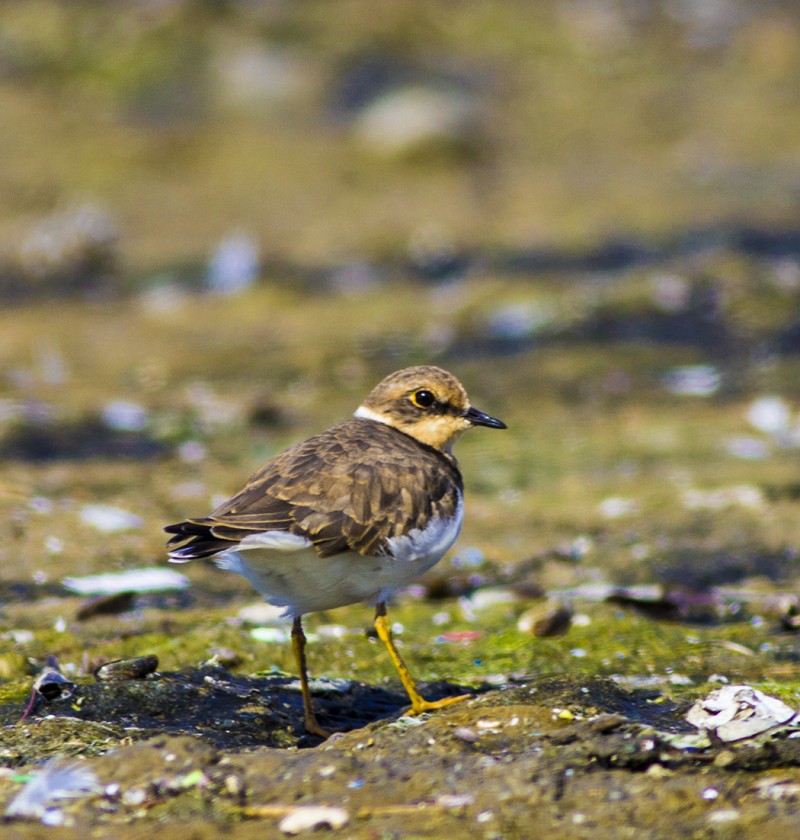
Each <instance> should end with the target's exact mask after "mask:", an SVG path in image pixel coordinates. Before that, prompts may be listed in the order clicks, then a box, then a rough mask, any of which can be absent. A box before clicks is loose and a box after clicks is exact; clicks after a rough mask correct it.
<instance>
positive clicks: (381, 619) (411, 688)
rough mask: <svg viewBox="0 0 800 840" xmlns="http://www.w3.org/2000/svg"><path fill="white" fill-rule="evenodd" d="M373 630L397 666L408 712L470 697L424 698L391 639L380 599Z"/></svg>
mask: <svg viewBox="0 0 800 840" xmlns="http://www.w3.org/2000/svg"><path fill="white" fill-rule="evenodd" d="M374 624H375V630H376V632H377V633H378V638H379V639H380V640H381V641H382V642H383V643H384V644H385V645H386V650H388V651H389V656H390V657H391V659H392V663H393V664H394V667H395V668H397V673H398V674H399V675H400V682H402V683H403V688H405V690H406V692H407V693H408V696H409V699H410V700H411V709H410V710H409V714H412V715H418V714H421V713H422V712H429V711H432V710H433V709H441V708H442V706H449V705H450V704H451V703H458V702H459V700H466V699H468V698H469V697H470V695H469V694H461V695H459V696H458V697H444V698H442V699H441V700H426V699H425V698H424V697H423V696H422V695H421V694H420V693H419V692H418V691H417V686H416V685H415V684H414V678H413V677H412V676H411V672H410V671H409V670H408V666H407V665H406V663H405V662H403V657H402V656H400V651H398V650H397V648H396V647H395V644H394V640H393V639H392V628H391V627H390V625H389V621H388V619H387V618H386V604H385V603H384V602H383V601H381V602H380V603H379V604H378V605H377V607H376V608H375V622H374Z"/></svg>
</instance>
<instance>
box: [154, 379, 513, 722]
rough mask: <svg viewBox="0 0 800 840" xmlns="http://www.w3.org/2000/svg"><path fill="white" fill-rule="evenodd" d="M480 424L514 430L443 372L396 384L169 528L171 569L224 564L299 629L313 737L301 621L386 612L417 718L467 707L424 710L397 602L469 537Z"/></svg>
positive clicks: (385, 384)
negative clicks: (467, 440)
mask: <svg viewBox="0 0 800 840" xmlns="http://www.w3.org/2000/svg"><path fill="white" fill-rule="evenodd" d="M472 426H487V427H488V428H490V429H505V428H506V425H505V423H503V422H502V421H500V420H497V419H495V418H494V417H490V416H489V415H488V414H484V413H483V412H482V411H478V409H476V408H473V407H472V406H471V405H470V404H469V400H468V399H467V393H466V391H465V390H464V388H463V386H462V385H461V383H460V382H459V381H458V380H457V379H456V378H455V377H454V376H453V375H452V374H450V373H448V372H447V371H444V370H442V369H441V368H438V367H432V366H418V367H410V368H406V369H404V370H400V371H397V372H396V373H392V374H390V375H389V376H387V377H386V378H385V379H384V380H383V381H382V382H381V383H380V384H378V385H377V387H376V388H375V389H374V390H373V391H372V393H370V395H369V396H368V397H367V398H366V399H365V400H364V402H363V403H362V404H361V405H360V406H359V407H358V409H357V410H356V412H355V415H354V417H352V418H351V419H350V420H346V421H345V422H344V423H341V424H340V425H338V426H334V427H333V428H331V429H328V430H327V431H325V432H322V433H321V434H318V435H314V436H313V437H311V438H309V439H308V440H305V441H303V442H302V443H298V444H295V445H294V446H292V447H291V448H290V449H287V450H286V451H285V452H282V453H281V454H279V455H276V456H275V457H274V458H272V459H271V460H270V461H268V462H267V463H266V464H265V465H264V466H263V467H262V468H261V469H260V470H259V471H258V472H257V473H256V474H255V475H254V476H253V477H252V478H251V479H250V480H249V481H248V482H247V484H246V485H245V486H244V487H243V488H242V490H240V491H239V492H238V493H237V494H236V495H235V496H232V497H231V498H230V499H228V500H227V501H226V502H223V503H222V504H221V505H220V506H219V507H218V508H217V509H216V510H214V511H212V512H211V513H210V514H209V515H208V516H206V517H203V518H198V519H187V520H185V521H184V522H178V523H177V524H175V525H168V526H167V527H166V528H165V529H164V530H165V531H167V533H169V534H173V535H174V536H172V537H171V539H170V540H169V542H168V543H167V548H168V549H169V557H170V559H171V560H172V561H174V562H177V563H183V562H186V561H188V560H196V559H201V558H207V557H210V558H213V559H214V560H215V561H216V563H217V564H218V565H219V566H220V567H222V568H225V569H230V570H231V571H235V572H238V573H239V574H241V575H244V577H246V578H247V580H249V581H250V583H251V584H252V585H253V586H254V587H255V588H256V589H257V590H258V591H259V592H260V593H261V594H262V595H263V596H264V599H265V600H266V601H267V602H269V603H270V604H274V605H276V606H280V607H285V608H286V610H285V613H286V615H287V616H288V617H291V618H292V619H293V624H292V647H293V650H294V654H295V657H296V660H297V668H298V671H299V672H300V686H301V689H302V693H303V708H304V711H305V725H306V729H307V730H308V731H309V732H311V733H313V734H315V735H319V736H321V737H323V738H324V737H327V736H328V733H327V732H326V731H325V730H324V729H323V728H322V727H321V726H320V725H319V723H318V722H317V719H316V717H315V715H314V710H313V708H312V705H311V694H310V692H309V688H308V675H307V671H306V657H305V643H306V639H305V635H304V634H303V625H302V616H303V615H305V614H306V613H309V612H317V611H319V610H330V609H333V608H334V607H341V606H344V605H345V604H353V603H356V602H358V601H364V600H371V601H372V602H373V603H374V604H376V610H375V630H376V631H377V634H378V637H379V638H380V639H381V640H382V641H383V643H384V644H385V645H386V648H387V650H388V651H389V656H390V657H391V659H392V662H393V663H394V665H395V667H396V668H397V671H398V673H399V675H400V679H401V681H402V683H403V686H404V688H405V690H406V691H407V692H408V696H409V698H410V700H411V710H410V711H411V713H412V714H418V713H420V712H425V711H429V710H431V709H438V708H440V707H441V706H445V705H448V704H449V703H454V702H456V701H457V700H462V699H464V696H466V695H464V696H461V697H447V698H444V699H442V700H437V701H435V702H429V701H427V700H425V699H424V698H423V697H422V696H421V695H420V693H419V692H418V691H417V688H416V686H415V684H414V680H413V679H412V677H411V674H410V673H409V670H408V668H407V667H406V665H405V663H404V662H403V660H402V658H401V656H400V654H399V652H398V651H397V648H396V647H395V645H394V642H393V640H392V633H391V628H390V625H389V622H388V620H387V617H386V601H387V599H388V598H389V597H390V596H391V594H392V593H393V592H394V591H395V590H396V589H398V588H399V587H401V586H406V585H408V584H409V583H410V582H411V581H413V580H414V579H415V578H417V577H418V576H419V575H421V574H422V573H423V572H425V571H427V570H428V569H430V568H431V566H433V565H434V564H435V563H436V562H437V561H438V560H440V559H441V557H442V556H443V555H444V554H445V552H446V551H447V550H448V549H449V548H450V546H451V545H452V544H453V542H454V541H455V539H456V537H457V536H458V532H459V530H460V529H461V521H462V519H463V515H464V501H463V482H462V480H461V473H460V472H459V470H458V465H457V464H456V459H455V458H454V457H453V454H452V451H451V447H452V445H453V443H454V441H455V440H456V438H458V436H459V435H460V434H461V433H462V432H463V431H465V430H466V429H469V428H470V427H472Z"/></svg>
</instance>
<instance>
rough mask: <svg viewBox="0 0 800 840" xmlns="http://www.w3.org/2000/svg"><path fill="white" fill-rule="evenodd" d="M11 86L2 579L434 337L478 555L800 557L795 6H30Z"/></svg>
mask: <svg viewBox="0 0 800 840" xmlns="http://www.w3.org/2000/svg"><path fill="white" fill-rule="evenodd" d="M0 114H2V120H1V121H0V123H1V124H0V319H1V321H0V336H2V338H0V456H2V457H3V462H4V469H3V477H2V479H0V516H2V520H3V523H4V524H3V529H4V532H5V534H6V536H7V539H6V540H4V541H3V544H2V546H0V558H1V559H2V572H0V576H2V577H3V579H4V581H5V584H4V585H5V586H6V590H5V592H6V595H7V596H8V597H20V596H24V597H34V596H35V595H36V593H37V592H41V591H44V590H41V589H39V588H37V587H42V586H48V585H55V582H57V581H58V580H60V579H61V577H62V576H63V575H65V574H72V575H75V574H86V573H89V572H95V571H102V570H107V569H119V568H123V567H128V566H135V565H143V564H144V565H147V564H161V563H163V562H164V557H163V547H162V534H161V532H160V528H161V526H162V525H163V524H165V523H166V522H170V521H175V520H176V519H180V518H183V517H185V516H187V515H199V514H203V513H205V512H206V511H207V510H208V509H209V507H210V505H211V504H213V503H214V501H215V500H218V499H219V498H220V497H221V496H223V495H226V494H227V493H229V492H231V491H233V490H234V489H236V488H237V487H238V486H239V485H240V483H241V482H242V481H243V480H244V478H245V477H246V476H247V475H249V474H250V473H251V472H252V471H253V470H254V469H255V468H256V467H257V466H258V465H259V464H260V463H261V462H262V461H263V460H264V459H265V458H266V457H268V456H270V455H271V454H274V453H275V452H277V451H279V450H280V449H281V448H283V447H284V446H286V445H288V444H289V443H291V442H293V441H295V440H297V439H299V438H300V437H302V436H304V435H307V434H311V433H313V432H314V431H316V430H319V429H320V428H323V427H324V426H326V425H328V424H330V423H333V422H336V421H337V420H339V419H341V418H343V417H346V416H347V415H348V414H349V413H350V412H351V411H352V410H353V408H355V406H357V405H358V403H359V401H360V400H361V398H362V397H363V395H364V394H365V393H366V392H367V391H368V390H369V389H370V388H371V387H372V386H373V385H374V384H375V383H376V382H377V381H378V380H379V379H380V378H381V377H383V376H384V375H385V374H386V373H388V372H390V371H391V370H393V369H396V368H400V367H403V366H404V365H408V364H413V363H419V362H428V363H436V364H440V365H442V366H444V367H447V368H450V369H452V370H453V371H454V372H455V373H456V374H457V375H458V376H459V377H460V378H461V379H462V380H463V381H464V382H465V384H466V386H467V388H468V390H469V391H470V394H471V395H472V397H473V400H474V402H475V404H476V405H478V406H479V407H481V408H482V409H484V410H486V411H488V412H491V413H492V414H496V415H497V416H500V417H502V418H503V419H504V420H506V421H507V422H508V424H509V426H510V430H509V431H508V432H507V433H503V434H496V435H495V434H490V433H485V434H481V433H480V432H475V433H473V434H471V435H468V436H466V437H465V439H464V441H463V442H461V443H460V444H459V457H460V459H461V461H462V464H463V466H464V472H465V475H466V477H467V486H468V490H469V494H470V495H469V499H470V501H469V504H468V516H467V523H466V525H465V530H464V537H463V540H462V543H463V546H464V548H463V550H462V555H463V556H460V557H459V558H457V559H458V563H460V566H459V568H461V569H462V570H463V568H465V564H466V567H468V568H469V569H472V570H473V572H472V573H474V574H483V573H485V574H486V576H487V579H488V578H491V577H492V576H495V577H496V576H497V575H501V576H502V575H505V577H506V578H508V579H514V578H524V577H526V576H529V577H530V576H532V577H533V578H535V583H536V585H537V586H542V587H544V588H548V587H550V586H556V585H559V586H565V585H570V586H571V585H578V584H581V583H586V582H591V581H597V580H602V581H610V582H612V583H613V584H615V585H616V584H628V583H632V582H653V581H657V582H661V583H670V582H674V581H680V582H681V584H682V585H689V586H693V587H697V588H701V589H702V588H704V587H705V588H707V587H709V586H712V585H717V584H723V583H739V582H741V581H750V580H751V579H752V578H753V577H754V576H755V577H758V576H760V575H761V576H763V575H764V574H765V573H766V574H767V575H768V577H769V578H770V580H771V581H772V582H776V581H777V582H779V583H781V585H783V584H785V583H786V581H789V580H794V575H795V568H794V563H795V561H794V558H795V549H794V546H795V545H796V544H797V540H798V538H800V533H798V528H797V526H796V525H795V520H796V519H797V515H796V514H797V508H796V497H797V496H798V495H799V494H800V490H798V487H799V486H800V482H798V479H797V477H796V457H797V456H796V452H797V447H798V445H800V421H799V420H798V415H797V409H798V405H799V404H800V383H799V381H798V375H797V374H798V365H797V355H796V354H797V351H798V349H799V348H800V319H798V303H799V302H800V217H799V215H798V212H799V211H800V5H799V4H798V3H796V2H789V1H788V0H786V1H785V2H777V1H776V2H764V3H758V4H753V3H748V2H745V0H695V1H694V2H688V0H591V2H590V1H589V0H536V2H530V0H525V1H524V2H523V0H491V2H481V1H480V0H474V2H462V3H452V2H444V0H442V1H441V2H436V1H435V0H425V1H424V2H423V0H394V1H393V0H337V1H336V2H331V0H294V2H288V0H271V2H249V1H248V0H238V1H237V0H228V1H227V2H222V0H219V2H211V0H206V2H202V0H139V2H136V3H123V2H101V3H98V2H78V1H77V0H69V2H66V0H64V2H59V1H58V0H17V1H16V2H6V3H3V4H2V5H0ZM98 504H100V505H103V506H104V507H101V508H100V509H99V512H98V509H97V507H96V506H97V505H98ZM115 517H116V518H115ZM470 552H471V553H470ZM465 558H467V559H465ZM457 565H458V564H457ZM481 570H483V571H481ZM193 574H196V575H197V576H202V575H204V574H208V575H209V576H211V575H214V570H213V569H210V570H205V567H203V568H201V569H198V571H197V572H196V573H195V572H193ZM213 579H214V581H218V580H219V575H217V576H216V577H215V578H213ZM209 580H211V577H209ZM215 585H216V586H221V585H222V586H235V584H232V583H230V584H229V583H228V582H227V579H226V583H225V584H220V583H215ZM243 586H244V584H243ZM242 591H244V590H242Z"/></svg>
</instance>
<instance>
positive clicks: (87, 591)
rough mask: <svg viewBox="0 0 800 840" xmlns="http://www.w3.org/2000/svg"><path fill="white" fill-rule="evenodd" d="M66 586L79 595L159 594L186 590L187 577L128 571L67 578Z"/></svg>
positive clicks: (166, 571)
mask: <svg viewBox="0 0 800 840" xmlns="http://www.w3.org/2000/svg"><path fill="white" fill-rule="evenodd" d="M62 583H63V584H64V586H65V587H66V588H67V589H69V590H71V591H72V592H77V593H78V594H79V595H113V594H114V593H117V592H159V591H163V590H166V589H185V588H186V587H187V586H188V585H189V578H187V577H186V575H182V574H180V572H175V571H173V570H172V569H161V568H157V567H156V568H148V569H126V570H125V571H122V572H108V573H106V574H102V575H87V576H86V577H66V578H64V580H63V581H62Z"/></svg>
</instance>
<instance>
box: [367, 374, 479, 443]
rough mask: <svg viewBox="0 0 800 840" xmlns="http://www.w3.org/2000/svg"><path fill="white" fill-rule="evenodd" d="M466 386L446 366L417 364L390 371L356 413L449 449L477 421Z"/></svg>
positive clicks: (422, 441) (424, 441) (420, 439)
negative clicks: (472, 419) (469, 412)
mask: <svg viewBox="0 0 800 840" xmlns="http://www.w3.org/2000/svg"><path fill="white" fill-rule="evenodd" d="M469 409H470V404H469V399H468V398H467V392H466V391H465V390H464V386H463V385H462V384H461V383H460V382H459V381H458V380H457V379H456V378H455V376H453V374H451V373H448V372H447V371H446V370H442V369H441V368H439V367H434V366H433V365H418V366H416V367H409V368H404V369H403V370H398V371H396V372H395V373H392V374H389V376H387V377H386V378H385V379H384V380H383V381H381V382H379V383H378V385H376V386H375V388H373V390H372V392H371V393H370V394H369V396H368V397H367V398H366V399H365V400H364V402H363V403H362V404H361V405H360V406H359V407H358V410H357V411H356V416H357V417H365V418H367V419H370V420H377V421H378V422H380V423H386V424H387V425H388V426H392V427H394V428H395V429H399V430H400V431H401V432H405V433H406V434H407V435H410V436H411V437H413V438H416V439H417V440H418V441H420V442H421V443H424V444H427V445H428V446H432V447H433V448H434V449H439V450H442V451H445V452H447V451H449V450H450V447H451V446H452V445H453V443H454V442H455V440H456V438H458V436H459V435H460V434H461V433H462V432H463V431H465V430H466V429H468V428H470V426H472V425H474V424H473V422H472V421H471V420H470V419H469V417H468V416H467V412H468V411H469Z"/></svg>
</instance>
